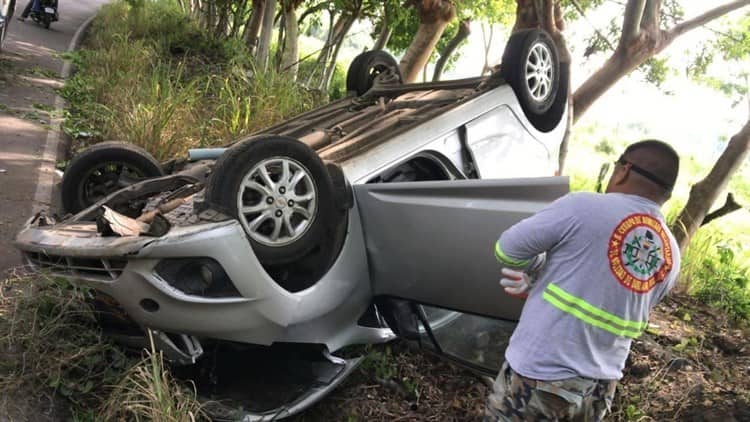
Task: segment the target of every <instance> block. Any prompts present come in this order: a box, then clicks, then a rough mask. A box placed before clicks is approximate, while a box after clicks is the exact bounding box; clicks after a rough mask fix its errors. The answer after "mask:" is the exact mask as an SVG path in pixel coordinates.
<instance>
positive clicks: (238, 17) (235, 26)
mask: <svg viewBox="0 0 750 422" xmlns="http://www.w3.org/2000/svg"><path fill="white" fill-rule="evenodd" d="M246 13H247V0H242V1H241V2H240V3H239V4H237V8H236V9H235V11H234V16H233V17H232V30H231V31H230V32H229V37H230V38H237V34H238V33H239V30H240V27H241V26H242V22H243V21H244V20H245V14H246Z"/></svg>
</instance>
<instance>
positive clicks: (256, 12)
mask: <svg viewBox="0 0 750 422" xmlns="http://www.w3.org/2000/svg"><path fill="white" fill-rule="evenodd" d="M265 4H266V0H253V9H252V12H250V19H249V20H248V21H247V26H246V27H245V44H246V45H247V49H248V50H249V51H250V54H255V49H256V48H257V47H258V34H259V33H260V24H261V22H263V14H264V13H263V9H264V8H265V7H264V6H265Z"/></svg>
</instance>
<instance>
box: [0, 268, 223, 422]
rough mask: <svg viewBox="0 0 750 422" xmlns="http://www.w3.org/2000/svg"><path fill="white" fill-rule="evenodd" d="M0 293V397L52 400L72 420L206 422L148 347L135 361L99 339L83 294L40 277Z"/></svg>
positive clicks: (15, 282) (11, 283)
mask: <svg viewBox="0 0 750 422" xmlns="http://www.w3.org/2000/svg"><path fill="white" fill-rule="evenodd" d="M0 291H1V292H2V296H0V356H2V359H0V397H23V398H24V399H26V402H27V403H33V402H35V401H38V400H36V399H37V398H43V397H56V398H57V399H56V400H57V401H59V400H60V399H62V400H63V401H64V402H65V403H66V404H67V407H68V408H69V411H70V413H71V414H70V415H69V417H70V418H72V419H73V420H78V421H97V420H134V421H138V420H151V421H164V422H166V421H170V422H171V421H194V420H207V419H208V418H207V416H206V415H205V413H204V412H203V411H202V410H201V407H200V405H199V404H198V402H197V400H196V395H195V392H194V391H191V390H190V389H189V388H187V387H185V386H183V385H179V384H178V383H176V382H175V381H174V380H173V378H172V377H171V376H170V374H169V372H168V370H167V368H166V366H165V364H164V361H163V358H162V356H161V354H160V353H157V352H156V351H155V350H154V348H153V345H152V348H151V350H150V351H144V354H145V357H144V358H143V359H140V360H139V359H138V358H137V357H133V356H132V354H126V353H125V352H124V351H123V350H122V349H121V348H119V347H118V346H116V345H115V344H113V343H112V342H111V341H110V340H109V339H108V338H107V337H106V336H104V335H103V333H102V331H101V329H100V327H99V326H98V323H97V320H96V315H95V313H94V311H93V309H92V307H91V306H90V301H89V300H90V298H91V295H90V291H89V290H88V289H86V288H81V287H76V286H74V285H72V284H70V283H68V282H66V281H64V280H61V279H55V278H52V277H48V276H43V275H42V276H36V277H34V278H32V277H12V278H10V279H8V280H6V281H5V282H4V283H3V286H2V290H0ZM0 404H1V405H2V406H9V403H7V402H6V401H3V402H2V403H0ZM8 411H9V409H7V408H3V407H0V414H7V413H8ZM26 416H29V415H26ZM58 416H60V417H61V415H58Z"/></svg>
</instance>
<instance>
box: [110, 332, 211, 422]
mask: <svg viewBox="0 0 750 422" xmlns="http://www.w3.org/2000/svg"><path fill="white" fill-rule="evenodd" d="M150 339H151V350H150V351H148V352H147V355H146V357H145V358H144V359H143V360H142V361H141V362H140V363H138V364H137V365H135V366H133V368H131V370H130V371H128V373H127V375H126V376H125V377H124V378H123V379H122V381H120V382H119V383H118V384H117V385H116V386H115V387H114V389H113V390H112V394H111V395H110V397H109V399H108V400H107V401H106V403H105V404H104V406H103V407H102V408H101V411H100V413H99V415H98V416H99V418H98V419H99V420H105V421H113V420H123V421H125V420H127V421H153V422H182V421H185V422H188V421H196V420H209V418H208V416H207V415H206V414H205V412H204V411H203V410H202V407H201V404H200V403H199V402H198V401H197V399H196V393H195V391H194V390H193V391H188V390H186V389H183V388H182V387H181V386H180V385H179V384H178V383H177V382H176V381H175V380H174V379H173V378H172V377H171V375H170V373H169V371H168V370H167V368H166V367H165V365H164V359H163V357H162V354H161V352H157V351H156V349H155V348H154V343H153V338H150Z"/></svg>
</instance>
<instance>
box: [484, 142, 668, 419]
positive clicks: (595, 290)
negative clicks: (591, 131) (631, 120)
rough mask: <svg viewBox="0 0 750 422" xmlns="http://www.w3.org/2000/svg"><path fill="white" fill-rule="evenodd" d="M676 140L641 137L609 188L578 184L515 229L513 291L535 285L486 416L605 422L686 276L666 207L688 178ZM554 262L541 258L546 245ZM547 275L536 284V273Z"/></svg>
mask: <svg viewBox="0 0 750 422" xmlns="http://www.w3.org/2000/svg"><path fill="white" fill-rule="evenodd" d="M678 168H679V157H678V156H677V153H676V152H675V151H674V150H673V149H672V148H671V147H670V146H669V145H667V144H665V143H663V142H660V141H655V140H647V141H642V142H638V143H635V144H632V145H630V146H629V147H628V148H627V149H626V150H625V152H624V153H623V154H622V155H621V156H620V158H619V160H617V163H616V164H615V169H614V172H613V174H612V176H611V178H610V179H609V183H608V185H607V190H606V193H605V194H594V193H583V192H581V193H572V194H568V195H566V196H564V197H562V198H560V199H558V200H557V201H555V202H553V203H552V204H550V205H549V206H548V207H547V208H545V209H544V210H542V211H540V212H539V213H537V214H535V215H533V216H531V217H529V218H527V219H525V220H523V221H521V222H519V223H518V224H516V225H514V226H513V227H511V228H509V229H508V230H507V231H505V232H504V233H503V234H502V236H500V239H499V240H498V242H497V244H496V246H495V255H496V256H497V258H498V260H499V261H500V262H501V263H502V264H503V265H504V266H505V267H508V266H510V267H514V268H520V269H522V271H516V270H513V269H510V268H503V270H502V273H503V275H504V276H505V277H504V278H503V279H502V280H501V282H500V284H501V285H503V286H504V287H505V290H506V292H508V293H509V294H513V295H519V296H523V295H526V294H528V299H527V301H526V303H525V304H524V308H523V311H522V314H521V318H520V321H519V323H518V326H517V327H516V329H515V331H514V333H513V336H512V337H511V339H510V344H509V346H508V348H507V350H506V352H505V359H506V361H505V364H504V365H503V368H502V369H501V370H500V373H499V375H498V377H497V379H496V380H495V383H494V386H493V391H492V393H491V394H490V396H489V398H488V404H487V409H486V420H491V421H495V420H500V421H536V420H579V421H599V420H602V418H603V417H604V416H605V415H606V413H607V412H608V411H609V408H610V405H611V403H612V398H613V396H614V393H615V387H616V385H617V380H619V379H620V378H622V370H623V368H624V366H625V360H626V358H627V356H628V353H629V352H630V345H631V342H632V340H633V339H634V338H636V337H638V336H639V335H640V334H641V333H642V332H643V330H645V328H646V326H647V325H648V315H649V312H650V311H651V309H652V308H653V307H654V305H655V304H656V303H657V302H659V301H660V300H661V299H662V298H663V297H664V296H665V295H666V294H667V292H668V291H669V290H670V289H671V288H672V287H673V286H674V284H675V282H676V281H677V275H678V272H679V267H680V251H679V249H678V246H677V243H676V242H675V240H674V237H673V236H672V233H671V232H670V231H669V229H668V228H667V225H666V223H665V222H664V217H663V216H662V214H661V211H660V207H661V206H662V205H663V204H664V202H666V200H667V199H669V197H670V195H671V192H672V188H673V187H674V184H675V181H676V179H677V172H678ZM542 253H546V264H545V265H544V267H543V268H541V270H538V271H536V269H534V271H531V270H530V268H531V267H532V266H534V267H538V266H539V265H536V264H538V262H539V259H534V258H536V257H537V256H538V255H539V254H542ZM534 277H535V278H536V281H534V280H533V278H534Z"/></svg>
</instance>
